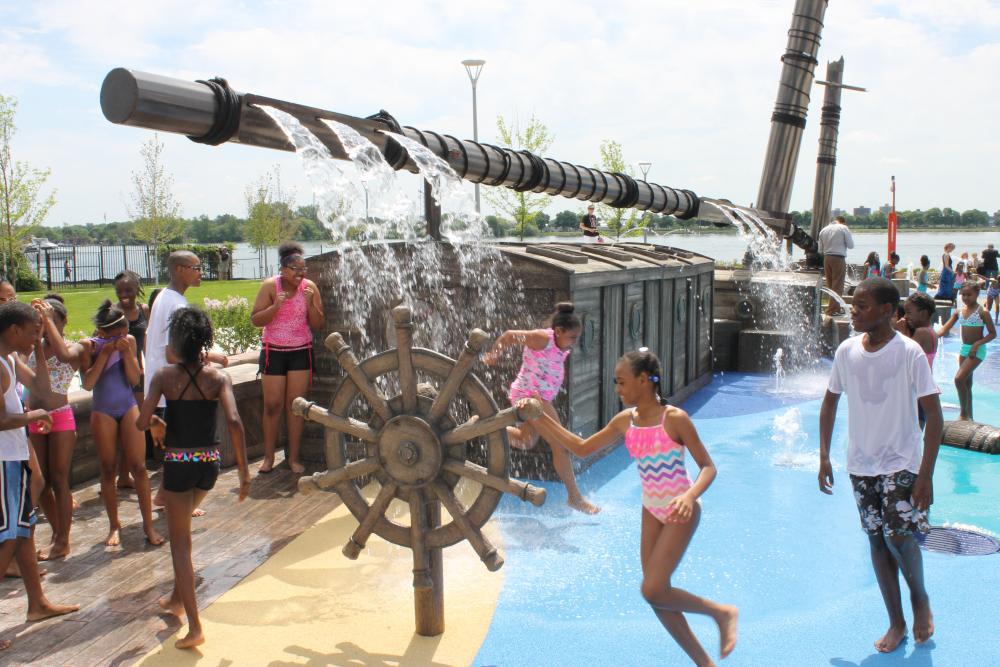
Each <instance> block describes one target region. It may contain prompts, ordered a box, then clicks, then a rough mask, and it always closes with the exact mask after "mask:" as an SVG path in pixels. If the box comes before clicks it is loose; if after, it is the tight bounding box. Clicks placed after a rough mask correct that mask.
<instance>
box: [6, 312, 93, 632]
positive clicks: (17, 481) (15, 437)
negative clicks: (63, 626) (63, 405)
mask: <svg viewBox="0 0 1000 667" xmlns="http://www.w3.org/2000/svg"><path fill="white" fill-rule="evenodd" d="M41 328H42V320H41V317H40V316H39V314H38V313H37V312H35V310H34V309H33V308H31V306H29V305H27V304H24V303H18V302H16V301H12V302H9V303H5V304H3V305H0V391H2V392H3V400H2V401H0V572H6V571H7V566H8V565H10V563H11V561H12V560H14V559H15V558H16V559H17V564H18V566H19V568H20V570H21V577H22V579H23V581H24V589H25V591H26V592H27V594H28V615H27V620H29V621H40V620H42V619H43V618H49V617H51V616H59V615H61V614H68V613H70V612H74V611H76V610H78V609H79V608H80V607H79V606H76V605H73V606H70V605H57V604H53V603H51V602H49V601H48V599H46V597H45V594H44V593H43V592H42V580H41V578H40V576H39V574H38V561H37V556H36V552H35V540H34V536H33V535H32V532H33V531H32V529H33V527H34V525H35V496H36V492H33V491H32V488H31V479H32V476H33V475H35V476H36V480H40V479H41V475H40V473H39V468H38V462H37V461H36V460H35V453H34V450H32V448H31V447H30V446H29V445H28V436H27V434H26V433H25V431H24V429H25V427H26V426H27V425H28V424H29V423H31V422H41V423H42V424H47V425H48V426H51V425H52V418H51V417H49V413H48V412H46V411H45V410H32V411H30V412H28V413H27V414H25V412H24V407H23V406H22V405H21V399H20V398H18V396H17V391H16V388H15V385H16V384H17V380H18V378H19V377H20V379H21V381H22V382H24V383H25V385H27V386H28V387H29V388H30V389H31V391H37V392H45V391H48V389H49V377H48V376H49V373H48V369H47V368H46V367H45V362H44V359H45V354H44V353H43V352H42V351H41V347H40V345H39V347H38V348H36V347H35V346H36V344H39V343H40V340H41V339H40V338H39V333H40V331H41ZM32 350H35V351H36V353H37V354H36V357H37V358H38V359H40V360H41V361H40V362H39V370H40V372H39V373H38V375H37V376H36V375H35V373H34V372H33V371H32V370H31V369H29V368H28V367H27V366H26V365H25V364H24V363H23V362H21V360H20V359H19V358H18V356H17V353H18V352H20V353H23V354H28V353H30V352H31V351H32ZM36 377H37V379H38V382H37V383H36V382H35V379H36ZM43 428H44V427H43ZM9 646H10V642H9V641H8V640H4V639H0V650H2V649H5V648H8V647H9Z"/></svg>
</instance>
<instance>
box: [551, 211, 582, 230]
mask: <svg viewBox="0 0 1000 667" xmlns="http://www.w3.org/2000/svg"><path fill="white" fill-rule="evenodd" d="M552 226H553V227H555V228H556V229H563V230H567V231H568V230H571V229H577V228H579V226H580V214H579V213H576V212H575V211H559V212H558V213H556V217H555V220H553V221H552Z"/></svg>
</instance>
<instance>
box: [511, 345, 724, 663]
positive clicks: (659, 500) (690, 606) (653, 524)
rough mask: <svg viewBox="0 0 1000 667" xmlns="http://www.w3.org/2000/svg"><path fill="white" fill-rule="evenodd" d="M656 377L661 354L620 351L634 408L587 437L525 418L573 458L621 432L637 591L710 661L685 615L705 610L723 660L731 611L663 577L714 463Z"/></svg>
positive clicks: (618, 378) (685, 643) (685, 536)
mask: <svg viewBox="0 0 1000 667" xmlns="http://www.w3.org/2000/svg"><path fill="white" fill-rule="evenodd" d="M661 375H662V370H661V367H660V360H659V359H658V358H657V357H656V355H655V354H653V353H651V352H650V351H649V350H648V349H646V348H641V349H640V350H639V351H637V352H629V353H628V354H626V355H625V356H623V357H622V358H621V359H620V360H619V361H618V364H617V365H616V366H615V390H616V391H617V392H618V396H619V397H620V398H621V400H622V403H624V404H625V405H632V406H634V407H633V408H631V409H627V410H623V411H621V412H619V413H618V414H617V415H616V416H615V417H614V418H613V419H612V420H611V422H610V423H609V424H608V425H607V426H605V427H604V428H603V429H601V430H600V431H598V432H597V433H595V434H594V435H592V436H590V437H589V438H586V439H583V438H581V437H579V436H578V435H575V434H574V433H571V432H570V431H567V430H566V429H565V428H563V427H562V425H561V424H560V423H559V421H558V420H556V419H554V418H553V417H552V416H551V415H550V414H548V413H544V414H543V415H542V416H541V417H540V418H538V419H536V420H534V421H532V422H531V423H532V424H533V425H534V426H535V428H537V429H538V431H539V432H540V433H541V434H542V436H543V437H544V438H545V439H546V440H547V441H548V442H552V443H558V444H560V445H562V446H564V447H566V448H567V449H569V450H570V451H572V452H573V453H574V454H576V455H577V456H588V455H590V454H593V453H594V452H597V451H599V450H601V449H604V448H605V447H608V446H610V445H613V444H615V443H616V442H619V441H621V439H622V438H623V437H624V439H625V447H626V448H628V451H629V454H631V455H632V456H633V457H635V459H636V463H637V468H638V470H639V479H640V480H641V482H642V506H643V509H642V543H641V545H640V559H641V562H642V573H643V579H642V588H641V590H642V596H643V597H644V598H645V599H646V601H647V602H648V603H649V605H650V606H651V607H652V608H653V612H654V613H655V614H656V616H657V617H658V618H659V619H660V622H661V623H662V624H663V627H665V628H666V629H667V632H669V633H670V635H671V636H672V637H673V638H674V640H675V641H676V642H677V643H678V644H679V645H680V647H681V648H682V649H684V652H685V653H687V654H688V656H689V657H690V658H691V660H692V661H693V662H694V663H695V664H697V665H711V664H714V663H713V662H712V660H711V658H710V657H709V656H708V654H707V653H706V652H705V649H704V648H703V647H702V645H701V643H700V642H699V641H698V638H697V637H695V635H694V633H693V632H691V628H690V627H688V624H687V620H686V619H685V618H684V613H694V614H704V615H706V616H711V617H712V618H713V619H714V620H715V622H716V623H718V625H719V634H720V645H721V655H722V657H723V658H725V657H726V656H727V655H729V654H730V653H731V652H732V650H733V648H734V647H735V646H736V623H737V614H738V612H737V609H736V607H734V606H732V605H726V604H719V603H717V602H713V601H711V600H708V599H705V598H700V597H697V596H695V595H693V594H691V593H688V592H687V591H685V590H682V589H680V588H676V587H674V586H672V585H671V583H670V579H671V577H672V575H673V573H674V571H675V570H676V569H677V566H678V564H679V563H680V561H681V558H682V557H683V556H684V552H685V550H686V549H687V546H688V544H690V542H691V538H692V537H693V536H694V531H695V530H696V529H697V528H698V522H699V521H700V519H701V503H700V502H699V501H698V499H699V498H700V497H701V495H702V494H703V493H705V491H706V490H707V489H708V487H709V486H710V485H711V484H712V481H713V480H714V479H715V476H716V469H715V464H714V463H713V462H712V458H711V457H710V456H709V455H708V451H707V450H706V449H705V445H704V444H702V442H701V440H700V439H699V438H698V432H697V430H695V427H694V424H693V423H692V422H691V419H690V417H688V415H687V413H686V412H684V411H683V410H681V409H679V408H675V407H671V406H668V405H664V404H663V401H662V399H661V398H660V377H661ZM685 450H687V451H688V452H690V453H691V457H692V458H693V459H694V460H695V462H696V463H697V464H698V467H699V472H698V478H697V479H696V480H695V481H694V483H692V482H691V480H690V478H689V477H688V474H687V471H686V469H685V467H684V453H685ZM668 470H669V471H670V472H665V471H668Z"/></svg>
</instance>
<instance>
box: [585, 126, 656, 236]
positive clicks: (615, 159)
mask: <svg viewBox="0 0 1000 667" xmlns="http://www.w3.org/2000/svg"><path fill="white" fill-rule="evenodd" d="M601 169H603V170H604V171H610V172H618V173H622V174H628V175H629V176H634V175H635V173H634V172H635V170H634V169H633V168H632V165H630V164H628V163H627V162H625V157H624V154H623V153H622V145H621V144H620V143H618V142H617V141H612V140H610V139H605V140H604V141H602V142H601ZM597 216H598V217H599V218H600V219H602V220H603V221H604V223H605V224H606V225H607V226H608V231H610V232H611V233H612V234H614V235H615V238H621V236H622V234H627V233H628V232H631V231H633V230H637V229H642V228H643V227H645V226H646V225H648V224H649V221H650V218H649V217H648V216H642V217H640V216H639V212H638V211H636V210H635V209H628V210H626V209H623V208H614V207H611V206H608V205H607V204H598V205H597Z"/></svg>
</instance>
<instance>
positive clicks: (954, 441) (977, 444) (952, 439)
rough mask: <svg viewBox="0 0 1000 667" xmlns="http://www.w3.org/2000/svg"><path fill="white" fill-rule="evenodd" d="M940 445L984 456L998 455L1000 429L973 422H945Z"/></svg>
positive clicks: (999, 450)
mask: <svg viewBox="0 0 1000 667" xmlns="http://www.w3.org/2000/svg"><path fill="white" fill-rule="evenodd" d="M941 444H942V445H949V446H951V447H960V448H962V449H971V450H973V451H976V452H983V453H984V454H1000V429H998V428H997V427H995V426H990V425H989V424H980V423H979V422H973V421H946V422H945V423H944V430H943V431H942V432H941Z"/></svg>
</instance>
